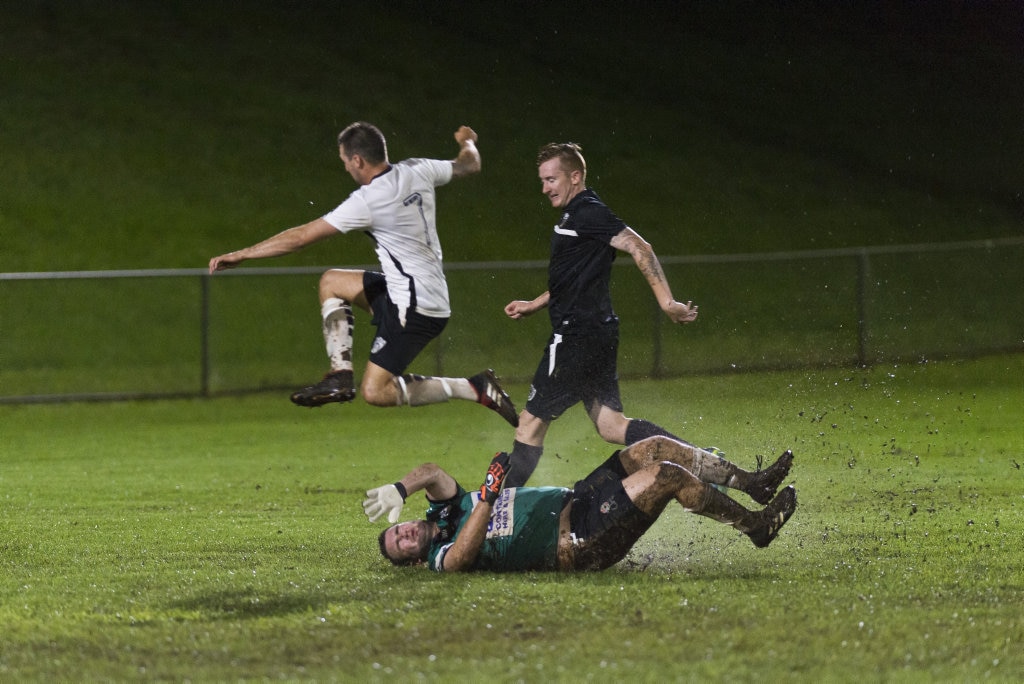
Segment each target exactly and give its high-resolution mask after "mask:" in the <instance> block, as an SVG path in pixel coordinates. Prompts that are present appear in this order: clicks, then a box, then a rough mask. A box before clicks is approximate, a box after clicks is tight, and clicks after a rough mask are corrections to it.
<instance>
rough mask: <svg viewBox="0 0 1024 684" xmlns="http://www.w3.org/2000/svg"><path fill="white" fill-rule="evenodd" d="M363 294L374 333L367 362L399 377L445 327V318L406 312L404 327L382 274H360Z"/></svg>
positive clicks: (368, 272)
mask: <svg viewBox="0 0 1024 684" xmlns="http://www.w3.org/2000/svg"><path fill="white" fill-rule="evenodd" d="M363 292H364V293H365V295H366V299H367V301H368V302H369V303H370V309H371V310H372V311H373V325H374V326H375V327H376V328H377V334H376V335H375V336H374V338H373V344H372V345H371V346H370V361H372V362H373V363H375V364H377V365H378V366H380V367H381V368H383V369H384V370H386V371H388V372H389V373H391V374H392V375H401V374H402V373H404V372H405V369H406V368H408V367H409V364H411V363H412V362H413V360H414V359H415V358H416V357H417V356H418V355H419V353H420V352H421V351H423V348H424V347H426V346H427V345H428V344H430V342H431V340H433V339H435V338H436V337H438V336H439V335H440V334H441V331H442V330H444V328H445V326H446V325H448V319H447V318H435V317H433V316H424V315H423V314H421V313H417V312H416V311H415V310H412V309H410V310H408V311H406V313H405V325H402V318H401V316H400V315H399V314H400V312H399V310H398V307H397V306H395V303H394V302H392V301H391V297H390V296H389V295H388V288H387V283H385V281H384V274H383V273H378V272H376V271H365V272H364V273H363Z"/></svg>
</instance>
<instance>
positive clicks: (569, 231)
mask: <svg viewBox="0 0 1024 684" xmlns="http://www.w3.org/2000/svg"><path fill="white" fill-rule="evenodd" d="M537 170H538V175H539V177H540V182H541V191H542V192H543V193H544V194H545V195H547V197H548V199H549V200H550V201H551V206H553V207H555V208H556V209H558V210H560V211H561V212H562V215H561V218H560V220H559V222H558V224H557V225H556V226H555V228H554V233H553V234H552V236H551V260H550V262H549V264H548V289H547V291H546V292H544V293H543V294H541V295H540V296H539V297H537V298H536V299H533V300H531V301H523V300H517V301H513V302H510V303H509V304H508V305H507V306H506V307H505V313H506V314H507V315H508V316H509V317H510V318H512V319H519V318H522V317H524V316H529V315H530V314H532V313H535V312H537V311H539V310H541V309H544V308H547V309H548V313H549V315H550V317H551V327H552V333H551V338H550V340H549V341H548V346H547V348H546V349H545V350H544V355H543V357H542V358H541V361H540V364H539V365H538V367H537V371H536V373H535V374H534V377H533V383H532V385H531V386H530V394H529V398H528V400H527V403H526V408H525V409H524V410H523V411H522V413H520V415H519V426H518V427H517V428H516V433H515V442H514V444H513V449H512V452H511V457H512V465H513V466H514V467H513V468H512V471H511V475H510V476H509V477H510V481H508V482H506V486H507V487H519V486H522V485H524V484H526V481H527V480H528V479H529V477H530V475H531V474H532V473H533V471H534V469H535V468H536V467H537V463H538V462H539V461H540V457H541V454H542V453H543V449H544V436H545V434H546V433H547V430H548V426H549V425H550V424H551V422H552V421H553V420H555V419H556V418H558V417H559V416H560V415H562V413H564V412H565V411H566V410H567V409H568V408H569V407H571V406H573V405H574V404H576V403H579V402H582V403H583V406H584V408H585V409H586V410H587V414H588V415H589V416H590V419H591V420H592V421H593V423H594V427H596V428H597V432H598V434H600V435H601V437H602V438H603V439H605V440H606V441H608V442H611V443H612V444H626V445H629V444H634V443H636V442H639V441H640V440H642V439H645V438H647V437H652V436H655V435H662V436H668V437H672V438H674V439H679V438H678V437H676V436H675V435H673V434H672V433H670V432H668V431H667V430H665V429H664V428H662V427H659V426H658V425H655V424H654V423H651V422H649V421H646V420H642V419H638V418H627V417H626V416H625V415H623V412H622V401H621V399H620V398H619V380H618V371H617V369H616V359H617V356H618V346H619V319H618V317H617V316H616V315H615V311H614V310H613V308H612V300H611V292H610V289H609V281H610V280H611V268H612V262H613V261H614V260H615V256H616V253H617V252H619V251H622V252H626V253H627V254H629V255H630V256H632V257H633V261H635V262H636V265H637V268H639V269H640V272H641V273H643V275H644V277H645V278H646V279H647V282H648V284H649V285H650V286H651V291H652V292H653V293H654V296H655V298H656V299H657V301H658V304H659V305H660V306H661V309H662V311H664V312H665V314H666V315H667V316H668V317H669V319H670V320H672V322H673V323H689V322H691V321H693V320H694V319H696V318H697V307H696V306H695V305H693V303H692V302H686V303H685V304H684V303H682V302H679V301H676V299H675V298H674V297H673V296H672V290H671V289H670V288H669V284H668V281H667V280H666V278H665V273H664V271H663V270H662V268H661V264H660V263H659V262H658V257H657V256H656V255H655V254H654V250H653V249H651V245H650V244H649V243H647V242H646V241H645V240H644V239H643V238H642V237H640V235H638V234H637V233H636V231H634V230H633V229H632V228H630V227H629V226H627V225H626V224H625V223H624V222H623V221H622V219H620V218H619V217H618V216H616V215H615V214H614V213H612V211H611V210H610V209H609V208H608V207H607V206H606V205H605V204H604V203H603V202H602V201H601V199H600V198H599V197H598V196H597V194H596V193H595V192H594V191H593V190H591V189H590V188H588V187H587V185H586V181H587V163H586V161H585V160H584V158H583V155H582V153H581V151H580V147H579V145H576V144H575V143H550V144H548V145H545V146H544V147H542V148H541V149H540V153H539V154H538V155H537Z"/></svg>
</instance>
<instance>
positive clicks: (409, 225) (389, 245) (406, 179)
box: [323, 159, 452, 324]
mask: <svg viewBox="0 0 1024 684" xmlns="http://www.w3.org/2000/svg"><path fill="white" fill-rule="evenodd" d="M451 179H452V163H451V162H450V161H440V160H437V159H406V160H405V161H400V162H397V163H395V164H392V165H391V167H390V168H389V169H388V170H387V171H385V172H384V173H382V174H381V175H379V176H377V177H376V178H374V179H373V180H372V181H370V183H369V184H368V185H363V186H361V187H360V188H359V189H358V190H356V191H355V192H353V193H352V194H351V195H349V197H348V199H346V200H345V201H344V202H342V203H341V204H339V205H338V206H337V208H335V209H334V210H333V211H331V212H330V213H328V214H326V215H325V216H324V217H323V218H324V220H325V221H327V222H328V223H330V224H331V225H332V226H334V227H335V228H337V229H338V230H339V231H340V232H342V233H348V232H350V231H354V230H359V231H365V232H366V233H368V234H369V235H370V237H372V238H373V241H374V243H375V245H376V246H375V248H374V249H375V250H376V251H377V258H378V259H379V260H380V265H381V269H382V270H383V272H384V279H385V280H386V281H387V286H388V294H389V295H390V296H391V301H392V302H394V304H395V306H397V307H398V310H399V315H400V317H401V319H402V323H403V324H404V323H405V314H406V311H408V310H409V309H410V308H412V307H415V310H416V311H417V312H418V313H420V314H422V315H424V316H433V317H435V318H447V317H449V316H451V304H450V302H449V299H448V283H447V281H445V278H444V268H443V264H442V254H441V243H440V241H438V239H437V222H436V219H435V216H434V213H435V207H436V202H435V201H434V188H435V187H436V186H439V185H444V184H446V183H448V181H450V180H451Z"/></svg>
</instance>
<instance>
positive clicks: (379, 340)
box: [370, 337, 388, 354]
mask: <svg viewBox="0 0 1024 684" xmlns="http://www.w3.org/2000/svg"><path fill="white" fill-rule="evenodd" d="M387 343H388V341H387V340H385V339H384V338H383V337H376V338H374V340H373V346H372V347H370V353H371V354H376V353H377V352H379V351H380V350H381V349H383V348H384V347H385V346H386V345H387Z"/></svg>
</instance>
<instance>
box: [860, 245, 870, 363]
mask: <svg viewBox="0 0 1024 684" xmlns="http://www.w3.org/2000/svg"><path fill="white" fill-rule="evenodd" d="M870 279H871V260H870V256H869V255H868V250H866V249H862V250H860V254H859V256H858V259H857V364H858V365H859V366H860V367H861V368H867V367H868V363H869V358H868V337H869V334H870V333H869V330H868V287H869V286H870V282H869V281H870Z"/></svg>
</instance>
